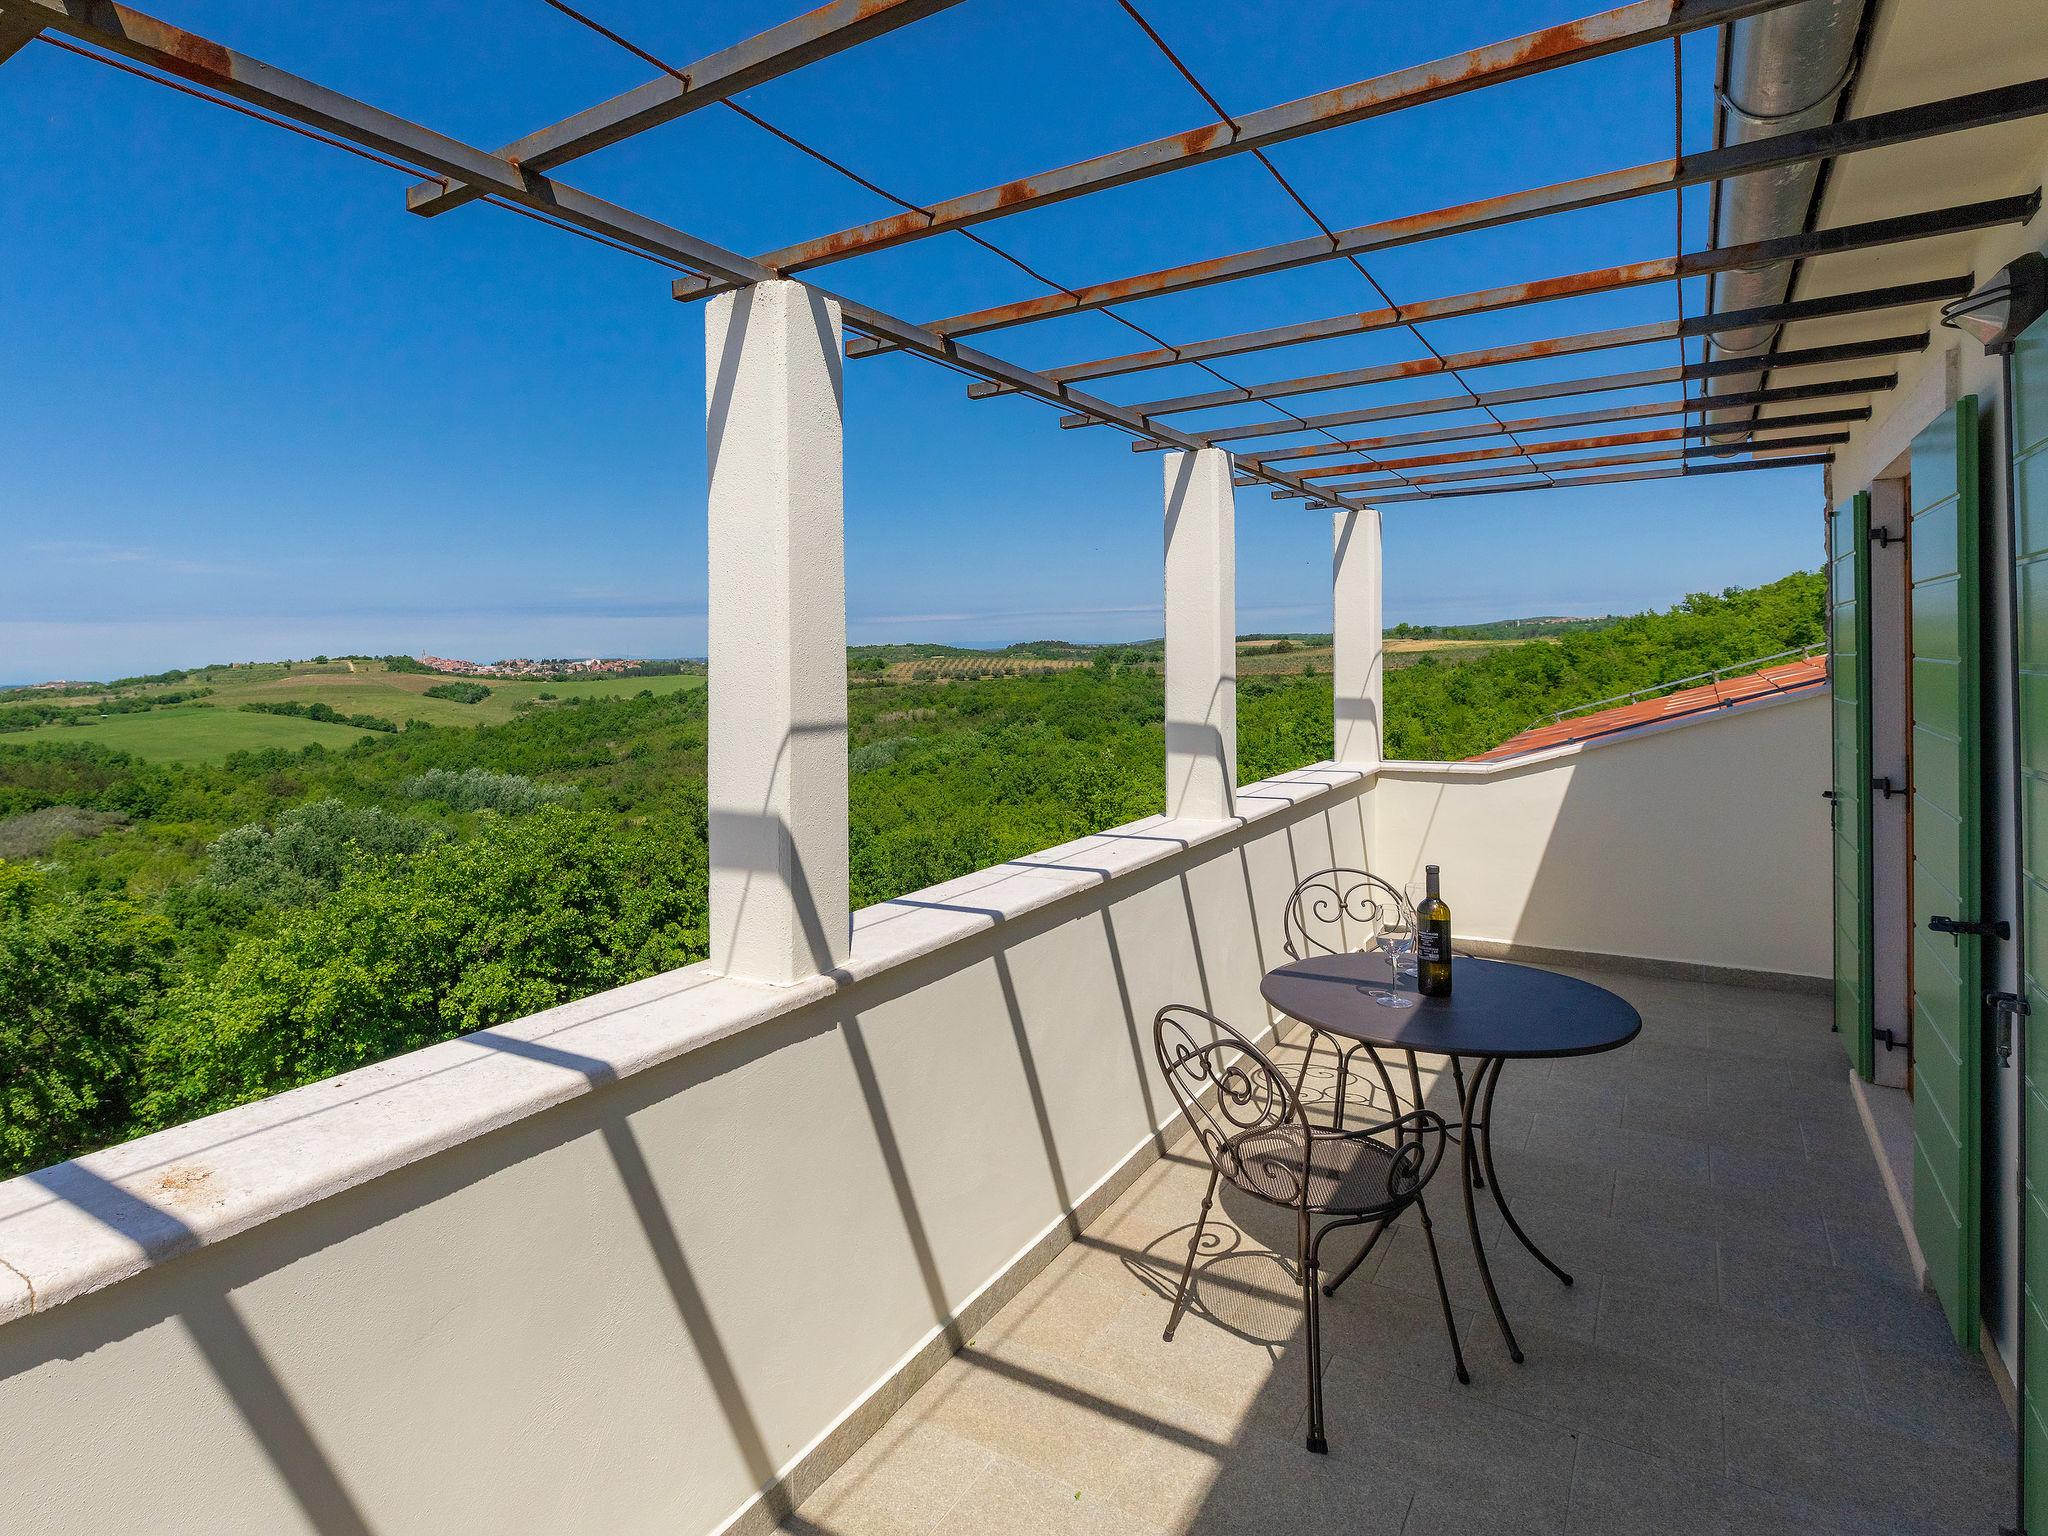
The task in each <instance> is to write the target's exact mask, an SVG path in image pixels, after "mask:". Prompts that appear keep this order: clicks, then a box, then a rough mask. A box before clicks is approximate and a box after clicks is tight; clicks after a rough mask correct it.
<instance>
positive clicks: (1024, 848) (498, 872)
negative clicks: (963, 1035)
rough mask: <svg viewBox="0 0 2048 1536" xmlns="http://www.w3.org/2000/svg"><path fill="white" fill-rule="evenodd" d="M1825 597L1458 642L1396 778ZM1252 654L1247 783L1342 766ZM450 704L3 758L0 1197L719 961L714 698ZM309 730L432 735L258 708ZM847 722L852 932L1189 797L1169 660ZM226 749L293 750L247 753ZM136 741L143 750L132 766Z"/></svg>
mask: <svg viewBox="0 0 2048 1536" xmlns="http://www.w3.org/2000/svg"><path fill="white" fill-rule="evenodd" d="M1821 593H1822V588H1821V583H1820V578H1819V577H1818V576H1817V575H1811V574H1808V575H1799V576H1793V577H1788V578H1786V579H1785V580H1784V581H1781V582H1777V583H1774V584H1772V585H1771V586H1769V587H1764V588H1759V589H1756V590H1754V591H1748V592H1733V591H1731V592H1727V593H1723V594H1720V595H1718V596H1700V597H1695V598H1690V599H1688V600H1687V601H1686V602H1685V603H1683V604H1681V605H1679V606H1678V607H1677V608H1675V609H1673V610H1671V611H1670V612H1668V613H1661V614H1646V615H1639V616H1637V617H1635V618H1631V619H1626V620H1622V621H1620V622H1618V623H1616V624H1613V625H1610V626H1608V627H1606V628H1604V629H1601V630H1599V631H1592V632H1578V633H1567V634H1564V635H1562V636H1559V637H1556V638H1554V639H1545V640H1541V641H1532V642H1530V643H1526V644H1519V645H1499V644H1496V643H1492V642H1483V643H1482V642H1475V643H1472V644H1468V645H1467V646H1465V647H1462V648H1455V649H1449V650H1446V649H1444V648H1443V647H1442V646H1441V644H1440V643H1439V644H1438V645H1437V646H1436V647H1435V648H1433V649H1429V650H1425V651H1423V652H1421V653H1417V654H1416V659H1415V661H1414V664H1413V665H1408V666H1403V667H1399V668H1395V669H1392V670H1390V671H1389V673H1388V676H1387V716H1388V738H1389V744H1390V747H1391V748H1392V751H1393V755H1395V756H1411V757H1412V756H1438V755H1442V756H1460V755H1464V754H1468V753H1471V752H1477V751H1481V750H1484V749H1485V748H1486V747H1488V746H1491V745H1493V744H1494V743H1495V742H1497V741H1499V740H1501V739H1503V738H1504V737H1505V736H1507V735H1510V734H1512V733H1513V732H1515V731H1517V730H1520V729H1522V728H1523V727H1524V726H1526V725H1528V724H1529V723H1530V722H1531V721H1532V720H1533V719H1534V718H1535V717H1536V716H1538V715H1540V714H1542V713H1545V712H1547V711H1549V710H1552V709H1557V708H1560V707H1564V706H1568V705H1571V704H1575V703H1582V702H1587V701H1589V700H1592V699H1596V698H1600V697H1602V696H1605V695H1607V694H1612V693H1617V692H1621V691H1623V690H1625V689H1629V688H1635V687H1642V686H1646V685H1650V684H1655V683H1660V682H1663V681H1666V680H1668V679H1671V678H1673V677H1677V676H1681V675H1683V674H1685V673H1688V672H1697V671H1701V670H1704V669H1705V668H1707V667H1712V666H1718V665H1723V664H1726V663H1729V662H1734V661H1739V660H1743V659H1746V658H1749V657H1754V656H1759V655H1762V654H1764V653H1767V652H1770V651H1776V650H1782V649H1785V648H1787V647H1789V646H1794V645H1799V644H1803V643H1806V642H1808V641H1810V640H1812V639H1814V638H1817V637H1818V635H1819V633H1820V628H1819V626H1820V612H1821ZM1282 641H1285V642H1286V643H1287V645H1288V647H1289V648H1287V649H1282V648H1281V644H1280V642H1282ZM1245 649H1246V654H1247V656H1248V657H1255V658H1260V659H1263V660H1266V661H1270V662H1271V663H1273V665H1274V667H1275V670H1273V671H1270V672H1261V671H1258V670H1256V669H1254V668H1250V667H1248V668H1247V669H1246V675H1245V676H1244V677H1243V679H1242V681H1241V682H1240V685H1239V702H1238V739H1239V766H1240V772H1241V773H1242V775H1243V777H1244V778H1246V779H1254V778H1262V777H1266V776H1269V775H1271V774H1274V773H1278V772H1281V771H1284V770H1286V769H1290V768H1295V767H1299V766H1301V765H1302V764H1305V763H1309V762H1313V761H1316V760H1318V759H1321V758H1323V757H1324V756H1326V755H1327V754H1328V752H1329V749H1330V736H1331V723H1330V717H1331V696H1330V687H1329V682H1328V678H1327V676H1326V675H1321V674H1312V675H1304V674H1303V671H1302V670H1301V669H1302V668H1303V667H1314V666H1315V664H1316V663H1317V662H1318V661H1319V660H1321V661H1322V662H1323V663H1324V664H1325V665H1326V664H1327V637H1316V636H1302V637H1266V638H1265V639H1263V640H1259V641H1253V642H1248V644H1247V646H1246V648H1245ZM897 659H898V660H902V659H903V658H897ZM1044 659H1067V658H1044ZM892 664H893V663H892ZM441 681H442V680H441V679H438V678H434V677H425V676H421V675H419V674H411V673H406V672H403V671H400V672H396V673H393V672H390V671H388V669H382V668H379V667H376V666H374V665H368V664H364V663H360V662H359V663H358V664H357V667H356V669H355V670H354V671H351V670H350V669H349V668H348V667H347V666H345V665H343V666H340V667H339V668H336V667H334V666H332V665H330V666H327V667H325V668H313V669H308V668H292V667H285V666H276V667H267V668H236V669H232V670H227V669H222V670H220V671H217V672H215V673H213V674H211V675H210V676H207V675H195V676H193V677H190V678H186V679H182V680H163V681H141V680H135V681H132V682H131V683H130V684H129V685H128V686H127V688H126V689H124V690H98V691H88V692H86V693H83V694H80V695H78V696H76V697H77V700H78V702H76V703H72V704H67V705H66V707H67V708H79V709H81V710H90V709H94V708H99V707H102V706H103V704H104V701H106V700H107V699H109V698H112V697H115V696H116V695H118V696H119V697H121V698H123V699H126V700H128V701H129V702H131V703H132V702H134V701H136V700H143V701H146V700H147V699H149V698H152V697H165V696H168V695H169V694H171V693H173V692H176V691H178V690H180V689H182V690H184V691H186V692H189V691H190V690H191V689H192V688H194V687H211V688H212V689H213V690H214V692H213V693H211V694H208V695H206V696H205V697H204V698H202V699H197V700H188V701H186V702H183V703H178V704H172V705H167V706H166V707H163V708H161V709H148V708H144V709H141V710H140V711H139V712H134V711H131V712H129V713H123V714H115V715H109V716H107V717H106V718H104V719H102V720H99V721H97V723H94V724H91V725H84V726H78V727H65V726H39V727H37V728H36V729H34V730H30V731H16V732H10V733H6V734H0V1174H6V1173H11V1172H18V1171H21V1170H24V1169H29V1168H34V1167H37V1166H40V1165H42V1164H44V1163H48V1162H52V1161H55V1160H58V1159H60V1158H63V1157H66V1156H70V1155H72V1154H74V1153H77V1152H80V1151H83V1150H86V1149H88V1148H91V1147H94V1146H99V1145H104V1144H106V1143H108V1142H112V1141H118V1140H121V1139H122V1138H124V1137H127V1136H130V1135H134V1134H136V1133H138V1132H141V1131H145V1130H149V1129H152V1128H155V1127H158V1126H161V1125H165V1124H170V1123H175V1122H177V1121H179V1120H181V1119H185V1118H189V1117H190V1116H192V1115H195V1114H200V1113H204V1112H206V1111H208V1110H211V1109H216V1108H221V1107H224V1106H227V1105H230V1104H235V1103H240V1102H244V1101H246V1100H249V1099H252V1098H258V1097H261V1096H263V1095H265V1094H268V1093H272V1092H275V1091H277V1090H279V1089H281V1088H284V1087H288V1086H291V1085H293V1084H295V1083H301V1082H307V1081H311V1080H314V1079H316V1078H318V1077H321V1076H324V1075H327V1074H330V1073H333V1072H336V1071H340V1070H342V1069H344V1068H347V1067H350V1066H354V1065H359V1064H361V1063H364V1062H369V1061H375V1060H378V1059H381V1058H382V1057H384V1056H387V1055H390V1054H392V1053H393V1052H396V1051H401V1050H406V1049H410V1048H412V1047H415V1046H418V1045H422V1044H426V1043H428V1042H430V1041H434V1040H439V1039H445V1038H448V1037H450V1036H453V1035H455V1034H459V1033H462V1032H464V1031H467V1030H471V1029H475V1028H479V1027H482V1026H484V1025H488V1024H491V1023H495V1022H500V1021H503V1020H506V1019H512V1018H517V1017H519V1016H521V1015H523V1014H527V1013H531V1012H533V1011H535V1010H537V1009H540V1008H544V1007H548V1006H550V1005H552V1004H554V1003H556V1002H560V1001H564V1000H566V999H569V998H573V997H576V996H581V995H584V994H586V993H589V992H591V991H594V990H597V989H599V988H602V987H606V986H611V985H615V984H618V983H621V982H624V981H628V980H631V979H634V978H636V977H639V976H645V975H648V974H652V973H653V972H656V971H659V970H662V969H666V968H670V967H673V966H676V965H680V964H683V963H685V962H687V961H689V960H693V959H698V958H701V957H702V955H703V953H704V945H705V906H704V900H705V897H704V891H705V872H706V853H705V801H704V766H705V707H706V699H707V695H706V692H705V689H704V687H703V686H702V685H703V681H704V680H703V679H702V678H701V677H668V678H628V679H594V680H591V681H589V682H584V683H554V684H545V683H531V684H528V683H517V684H504V685H501V684H497V683H491V684H489V685H488V686H489V687H490V688H491V689H492V692H491V694H490V695H489V696H488V697H487V698H485V699H484V700H482V701H481V702H479V703H476V704H461V703H458V702H455V701H453V700H447V699H430V698H427V697H426V695H425V692H424V689H425V688H426V687H430V686H436V685H438V683H439V682H441ZM712 686H718V684H717V683H716V681H715V680H714V682H713V684H712ZM736 686H741V687H744V686H745V679H741V680H740V681H739V682H738V684H737V685H736ZM151 690H155V691H154V693H152V692H151ZM548 693H552V694H554V695H556V697H555V698H553V699H546V698H543V697H542V695H543V694H548ZM309 701H310V702H323V701H326V702H330V703H331V704H332V707H333V708H334V709H336V710H337V711H340V712H342V713H346V714H371V715H381V716H384V717H386V718H390V719H392V720H393V721H394V722H396V721H403V722H405V728H402V729H399V730H396V731H368V732H366V731H359V730H355V729H351V728H348V727H343V726H334V725H329V724H325V723H322V722H319V721H314V720H309V719H307V718H305V717H303V716H293V715H284V716H280V715H273V714H268V713H260V712H245V711H244V710H242V709H241V707H240V706H241V704H243V703H247V702H259V703H267V704H277V703H282V704H288V705H301V706H303V705H306V704H307V703H308V702H309ZM46 702H47V701H46ZM18 703H19V701H18V699H17V700H15V701H9V700H6V699H0V709H5V708H7V707H10V706H11V705H18ZM522 703H524V704H526V705H527V707H525V708H521V707H520V705H521V704H522ZM430 707H431V711H432V712H431V713H429V710H430ZM849 713H850V721H851V741H850V756H849V763H848V766H849V770H850V777H851V785H850V787H851V832H852V891H851V894H852V898H853V901H854V904H855V905H856V906H862V905H867V904H871V903H874V902H878V901H884V900H888V899H889V898H891V897H894V896H897V895H900V894H902V893H903V892H905V891H908V890H912V889H916V888H919V887H922V886H925V885H929V884H933V883H936V882H938V881H941V880H945V879H948V878H951V877H953V876H957V875H963V874H967V873H970V872H972V871H974V870H976V869H981V868H984V867H987V866H989V865H991V864H995V863H999V862H1001V861H1002V860H1004V859H1009V858H1015V857H1017V856H1019V855H1021V854H1026V853H1032V852H1036V851H1039V850H1041V849H1044V848H1047V847H1050V846H1052V845H1054V844H1056V843H1059V842H1061V841H1063V840H1065V839H1068V838H1072V837H1076V836H1079V835H1081V834H1084V833H1087V832H1091V831H1095V830H1099V829H1101V828H1103V827H1106V826H1111V825H1114V824H1116V823H1119V822H1124V821H1128V820H1131V819H1134V818H1136V817H1139V816H1143V815H1145V814H1147V813H1150V812H1155V811H1157V810H1158V809H1159V808H1160V804H1161V800H1162V798H1163V793H1162V777H1163V775H1162V771H1161V765H1162V758H1163V756H1164V730H1163V689H1162V679H1161V677H1160V675H1159V672H1158V669H1157V666H1156V663H1155V661H1154V660H1153V659H1151V658H1148V657H1147V656H1146V654H1145V650H1144V648H1143V647H1128V648H1126V647H1118V648H1113V649H1111V648H1098V649H1097V650H1095V651H1094V652H1093V653H1092V654H1091V655H1090V657H1089V659H1088V663H1087V665H1085V666H1080V667H1069V668H1066V669H1063V670H1059V671H1056V672H1053V673H1050V674H1040V675H1029V676H979V677H968V676H962V677H958V678H955V679H952V680H948V681H939V682H924V683H906V684H897V683H890V682H887V681H885V680H881V679H876V680H872V681H870V682H868V683H867V684H864V685H862V686H860V687H857V688H856V689H855V690H853V692H852V695H851V698H850V701H849ZM442 719H446V720H448V722H449V723H446V724H443V723H436V722H437V721H438V720H442ZM207 731H215V732H235V731H255V732H263V733H284V734H283V736H282V737H275V736H274V737H273V739H270V740H268V741H267V742H266V744H265V745H264V746H263V747H262V749H261V750H255V751H247V750H244V751H234V750H232V748H231V744H230V743H228V742H226V741H225V740H223V739H220V738H218V737H213V738H206V739H200V737H199V736H198V735H195V734H194V733H204V732H207ZM122 732H128V733H132V734H131V736H130V738H129V739H130V740H131V741H132V742H133V743H134V745H133V747H132V749H129V750H119V751H117V750H113V749H112V748H110V747H109V746H108V745H106V744H105V743H106V739H107V737H108V736H109V735H118V734H119V733H122ZM293 733H305V734H303V735H294V734H293Z"/></svg>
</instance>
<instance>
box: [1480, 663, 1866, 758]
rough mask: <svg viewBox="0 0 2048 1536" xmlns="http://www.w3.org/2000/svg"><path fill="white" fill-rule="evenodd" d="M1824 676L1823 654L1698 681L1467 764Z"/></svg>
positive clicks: (1525, 738)
mask: <svg viewBox="0 0 2048 1536" xmlns="http://www.w3.org/2000/svg"><path fill="white" fill-rule="evenodd" d="M1827 676H1828V664H1827V658H1826V657H1824V656H1813V657H1808V658H1806V659H1804V660H1800V661H1788V662H1783V663H1781V664H1780V665H1778V666H1775V667H1765V668H1763V669H1762V670H1760V671H1756V672H1751V673H1748V674H1747V675H1745V676H1743V677H1728V678H1721V679H1718V680H1717V681H1715V682H1711V683H1702V684H1701V685H1700V686H1699V687H1697V688H1681V689H1680V690H1679V691H1678V692H1676V693H1667V694H1665V695H1664V696H1663V697H1662V698H1656V699H1642V700H1639V701H1638V702H1636V703H1634V704H1617V705H1616V706H1615V707H1614V708H1612V709H1603V710H1600V711H1599V712H1597V713H1595V714H1590V715H1573V716H1572V717H1571V718H1570V719H1567V720H1553V721H1551V722H1550V723H1548V724H1546V725H1534V726H1531V727H1530V728H1529V729H1528V730H1526V731H1523V732H1522V733H1521V734H1520V735H1518V736H1510V737H1509V738H1508V739H1507V740H1506V741H1504V742H1502V743H1501V744H1500V745H1499V746H1497V747H1495V748H1493V749H1492V750H1491V751H1489V752H1481V753H1479V754H1478V755H1477V756H1476V757H1472V758H1468V759H1467V761H1468V762H1474V763H1490V762H1495V761H1498V760H1499V759H1501V758H1504V757H1520V756H1522V755H1523V754H1524V753H1525V752H1541V751H1542V750H1543V749H1544V748H1546V747H1562V746H1565V745H1567V744H1568V743H1570V742H1574V741H1587V740H1590V739H1592V738H1593V737H1596V736H1611V735H1613V734H1614V733H1615V732H1616V731H1627V730H1633V729H1634V728H1635V727H1637V726H1642V725H1654V724H1656V723H1657V722H1658V721H1660V720H1675V719H1677V718H1679V717H1681V716H1684V715H1697V714H1700V713H1702V712H1703V711H1706V710H1711V709H1725V708H1726V707H1727V706H1729V705H1730V704H1741V703H1743V702H1745V701H1746V700H1749V699H1757V698H1762V697H1764V696H1765V695H1766V694H1782V693H1804V692H1806V691H1808V690H1809V689H1813V688H1818V687H1819V686H1820V685H1821V684H1822V683H1824V682H1826V681H1827Z"/></svg>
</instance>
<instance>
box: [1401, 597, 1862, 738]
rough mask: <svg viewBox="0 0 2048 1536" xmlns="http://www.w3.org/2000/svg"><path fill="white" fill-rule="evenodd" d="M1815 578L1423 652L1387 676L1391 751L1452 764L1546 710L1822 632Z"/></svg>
mask: <svg viewBox="0 0 2048 1536" xmlns="http://www.w3.org/2000/svg"><path fill="white" fill-rule="evenodd" d="M1825 592H1826V588H1825V585H1824V583H1823V582H1822V579H1821V577H1820V574H1819V573H1818V572H1814V571H1802V572H1799V573H1798V574H1796V575H1792V576H1787V577H1785V578H1784V579H1783V580H1782V581H1774V582H1772V583H1771V584H1770V585H1769V586H1765V587H1753V588H1748V589H1741V588H1730V589H1729V590H1728V591H1726V592H1722V593H1719V594H1710V593H1697V594H1695V595H1694V596H1692V597H1688V598H1687V599H1686V600H1685V601H1684V602H1682V603H1680V604H1679V605H1678V606H1677V607H1676V608H1673V609H1672V610H1671V611H1670V612H1668V613H1645V614H1637V615H1636V616H1634V617H1632V618H1627V619H1620V620H1616V621H1615V622H1613V623H1611V624H1605V625H1603V626H1602V627H1600V628H1598V629H1594V630H1578V631H1572V632H1569V633H1566V634H1565V635H1563V636H1562V637H1561V638H1560V639H1558V640H1557V641H1556V642H1555V643H1554V644H1552V643H1547V642H1546V643H1542V644H1535V645H1522V646H1515V647H1513V648H1511V649H1507V650H1498V651H1489V652H1487V653H1486V654H1485V655H1483V656H1481V657H1479V658H1477V659H1475V660H1471V661H1439V660H1437V659H1435V658H1434V657H1431V656H1427V655H1425V656H1424V657H1423V658H1422V659H1421V660H1420V661H1418V662H1417V663H1416V664H1415V665H1414V666H1411V667H1404V668H1402V669H1400V670H1398V671H1394V672H1390V673H1389V674H1388V675H1387V755H1388V756H1389V757H1406V758H1427V759H1457V758H1461V757H1470V756H1472V755H1473V754H1475V753H1479V752H1484V751H1485V750H1486V749H1487V748H1488V747H1492V746H1496V745H1498V744H1499V743H1500V742H1502V741H1505V740H1506V739H1507V738H1508V737H1510V736H1512V735H1514V734H1515V732H1517V731H1520V730H1524V729H1526V728H1527V727H1528V726H1530V725H1533V724H1534V723H1535V722H1536V721H1537V720H1538V719H1539V718H1540V717H1541V716H1543V715H1544V714H1546V713H1548V712H1549V711H1551V710H1556V709H1563V708H1568V707H1570V706H1572V705H1575V704H1586V703H1591V702H1593V701H1595V700H1597V699H1604V698H1610V697H1612V696H1614V695H1615V694H1620V693H1626V692H1629V691H1630V690H1632V689H1637V688H1651V687H1655V686H1657V685H1658V684H1660V683H1667V682H1671V681H1674V680H1676V679H1678V678H1681V677H1685V676H1688V675H1690V674H1694V673H1699V672H1705V671H1708V670H1710V669H1711V668H1714V667H1725V666H1731V665H1733V664H1734V663H1736V662H1741V661H1749V660H1753V659H1754V658H1756V657H1759V656H1766V655H1769V654H1771V653H1772V652H1775V651H1783V650H1790V649H1792V648H1794V647H1797V646H1803V645H1812V644H1815V643H1816V642H1818V641H1820V640H1821V639H1823V638H1824V637H1825V633H1826V631H1825V629H1824V620H1823V614H1822V605H1823V602H1824V600H1825Z"/></svg>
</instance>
